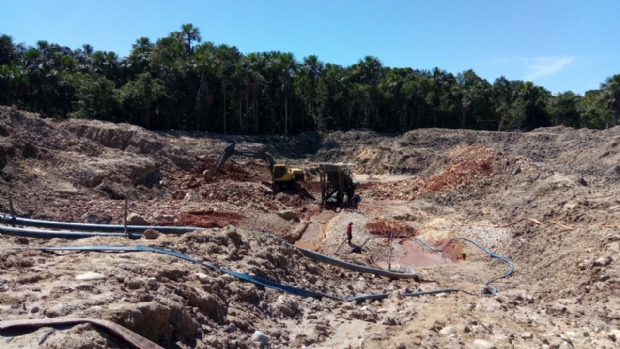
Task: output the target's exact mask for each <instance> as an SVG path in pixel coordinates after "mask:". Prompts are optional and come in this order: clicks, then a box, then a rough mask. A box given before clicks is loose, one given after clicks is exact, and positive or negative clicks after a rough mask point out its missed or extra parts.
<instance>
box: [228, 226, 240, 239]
mask: <svg viewBox="0 0 620 349" xmlns="http://www.w3.org/2000/svg"><path fill="white" fill-rule="evenodd" d="M226 236H228V238H229V239H231V240H232V241H233V242H235V243H240V242H242V240H241V235H239V233H238V232H237V228H235V227H234V226H233V225H229V226H228V227H226Z"/></svg>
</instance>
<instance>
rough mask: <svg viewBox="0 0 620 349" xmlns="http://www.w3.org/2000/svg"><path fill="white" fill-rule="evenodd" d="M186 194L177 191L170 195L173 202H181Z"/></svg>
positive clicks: (182, 191)
mask: <svg viewBox="0 0 620 349" xmlns="http://www.w3.org/2000/svg"><path fill="white" fill-rule="evenodd" d="M186 194H187V192H186V191H184V190H177V191H175V192H173V193H172V199H174V200H182V199H183V198H185V195H186Z"/></svg>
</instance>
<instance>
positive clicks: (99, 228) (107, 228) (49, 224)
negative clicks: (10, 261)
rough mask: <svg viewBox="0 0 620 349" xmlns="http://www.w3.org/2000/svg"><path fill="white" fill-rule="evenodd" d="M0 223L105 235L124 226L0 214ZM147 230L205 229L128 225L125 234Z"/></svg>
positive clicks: (170, 231)
mask: <svg viewBox="0 0 620 349" xmlns="http://www.w3.org/2000/svg"><path fill="white" fill-rule="evenodd" d="M0 223H4V224H11V225H13V226H15V225H23V226H28V227H36V228H49V229H62V230H80V231H96V232H105V233H123V232H125V226H124V225H120V224H91V223H67V222H55V221H43V220H38V219H29V218H19V217H13V216H10V215H5V214H0ZM147 229H154V230H157V231H159V232H162V233H164V234H183V233H189V232H192V231H196V230H202V229H205V228H199V227H176V226H150V225H128V226H127V232H129V233H142V232H144V231H145V230H147Z"/></svg>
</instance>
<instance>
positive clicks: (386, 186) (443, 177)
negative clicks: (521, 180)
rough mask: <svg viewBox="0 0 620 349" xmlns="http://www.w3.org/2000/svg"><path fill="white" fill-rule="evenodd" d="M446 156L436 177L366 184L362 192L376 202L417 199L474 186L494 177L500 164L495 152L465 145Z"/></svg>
mask: <svg viewBox="0 0 620 349" xmlns="http://www.w3.org/2000/svg"><path fill="white" fill-rule="evenodd" d="M443 157H444V158H445V159H446V160H445V161H439V162H437V163H436V164H435V166H436V167H440V168H437V169H434V170H433V172H439V173H438V174H436V175H433V176H430V177H426V178H425V177H418V178H415V179H412V180H403V181H397V182H392V183H381V182H367V183H363V184H361V185H360V186H359V187H358V188H359V192H360V193H361V194H362V195H367V196H371V197H374V198H377V199H392V200H414V199H416V198H418V197H419V196H421V195H426V194H429V193H434V192H440V191H454V190H457V189H461V188H463V187H467V186H473V185H475V184H476V183H479V182H481V181H483V180H484V179H485V178H487V177H491V176H493V175H494V172H493V166H494V162H496V161H498V158H497V152H496V151H495V150H493V149H489V148H485V147H474V146H465V145H463V146H457V147H455V148H452V149H449V150H448V151H446V152H445V153H444V154H443ZM441 165H444V166H441Z"/></svg>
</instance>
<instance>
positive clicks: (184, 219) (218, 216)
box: [158, 210, 244, 228]
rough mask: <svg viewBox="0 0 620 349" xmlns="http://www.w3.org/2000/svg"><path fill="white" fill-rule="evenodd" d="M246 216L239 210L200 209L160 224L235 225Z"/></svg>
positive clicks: (202, 226) (203, 226) (220, 226)
mask: <svg viewBox="0 0 620 349" xmlns="http://www.w3.org/2000/svg"><path fill="white" fill-rule="evenodd" d="M243 218H244V216H243V215H242V214H240V213H237V212H230V211H214V210H199V211H188V212H182V213H180V214H178V215H176V216H175V222H174V223H171V222H160V223H158V225H181V226H190V227H201V228H223V227H226V226H228V225H230V224H233V225H235V224H236V223H237V222H238V221H239V220H241V219H243Z"/></svg>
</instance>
